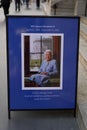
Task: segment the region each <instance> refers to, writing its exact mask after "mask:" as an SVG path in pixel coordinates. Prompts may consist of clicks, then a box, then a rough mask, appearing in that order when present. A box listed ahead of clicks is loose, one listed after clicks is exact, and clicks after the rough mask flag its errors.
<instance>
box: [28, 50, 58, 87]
mask: <svg viewBox="0 0 87 130" xmlns="http://www.w3.org/2000/svg"><path fill="white" fill-rule="evenodd" d="M44 57H45V60H44V61H43V62H42V64H41V67H40V69H39V73H38V74H34V75H32V76H31V77H29V79H30V80H31V81H34V82H36V83H37V84H38V85H39V86H41V87H45V86H47V84H48V83H49V79H50V77H51V76H55V75H56V74H58V69H57V68H58V67H57V63H56V60H55V59H53V58H52V51H51V50H46V51H45V53H44Z"/></svg>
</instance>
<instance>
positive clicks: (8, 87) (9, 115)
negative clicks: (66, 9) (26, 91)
mask: <svg viewBox="0 0 87 130" xmlns="http://www.w3.org/2000/svg"><path fill="white" fill-rule="evenodd" d="M8 17H18V18H19V17H30V18H32V17H36V18H37V17H38V18H39V17H40V18H41V17H43V18H46V17H48V18H70V19H71V18H73V19H74V18H77V19H78V37H77V38H78V46H77V57H76V61H77V63H76V70H77V71H76V90H75V93H76V94H75V109H72V108H71V109H70V108H65V109H64V108H60V109H51V108H50V109H10V86H9V80H10V79H9V53H8V52H9V46H8V26H7V25H8ZM79 35H80V17H78V16H22V15H20V16H17V15H9V16H7V17H6V40H7V47H6V48H7V100H8V119H11V111H36V110H37V111H42V110H45V111H46V110H51V111H52V110H53V111H54V110H73V111H74V117H76V108H77V85H78V62H79Z"/></svg>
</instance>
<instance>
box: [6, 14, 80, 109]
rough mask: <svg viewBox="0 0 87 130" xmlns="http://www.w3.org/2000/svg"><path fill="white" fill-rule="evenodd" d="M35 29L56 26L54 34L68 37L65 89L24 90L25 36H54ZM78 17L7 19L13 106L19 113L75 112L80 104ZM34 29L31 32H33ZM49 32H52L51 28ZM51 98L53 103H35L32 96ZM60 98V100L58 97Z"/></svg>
mask: <svg viewBox="0 0 87 130" xmlns="http://www.w3.org/2000/svg"><path fill="white" fill-rule="evenodd" d="M31 25H35V26H36V25H40V26H55V27H56V31H53V32H51V33H54V34H59V33H63V34H64V53H63V81H62V82H63V89H62V90H22V81H21V80H22V74H21V73H22V72H21V33H50V32H49V31H48V32H47V31H46V32H45V31H43V32H41V30H40V31H39V30H37V31H32V28H31ZM78 25H79V18H78V17H71V18H68V17H34V16H33V17H20V16H19V17H17V16H14V17H11V16H8V19H7V34H8V35H7V38H8V59H9V66H8V68H9V86H8V87H9V105H10V110H16V109H74V108H75V105H76V104H75V103H76V102H75V100H76V90H77V89H76V88H77V86H76V81H77V63H78V61H77V59H78V33H79V32H78V30H79V26H78ZM30 29H31V31H30ZM48 29H49V28H48ZM41 93H42V94H43V95H44V96H45V95H51V96H52V98H51V99H50V100H41V99H40V100H34V97H33V96H31V97H30V96H29V95H35V94H36V95H40V94H41ZM55 95H56V96H55Z"/></svg>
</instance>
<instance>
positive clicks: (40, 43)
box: [23, 34, 61, 88]
mask: <svg viewBox="0 0 87 130" xmlns="http://www.w3.org/2000/svg"><path fill="white" fill-rule="evenodd" d="M23 43H24V87H27V88H30V87H60V67H61V66H60V64H61V35H59V36H55V35H49V34H48V35H35V34H34V35H24V37H23Z"/></svg>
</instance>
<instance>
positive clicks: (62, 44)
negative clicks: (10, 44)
mask: <svg viewBox="0 0 87 130" xmlns="http://www.w3.org/2000/svg"><path fill="white" fill-rule="evenodd" d="M31 35H32V36H33V35H41V36H42V35H43V36H44V35H51V36H61V54H60V55H61V57H60V86H58V87H31V86H30V87H24V36H31ZM63 50H64V34H63V33H59V34H53V33H22V34H21V61H22V62H21V64H22V67H21V72H22V90H62V89H63V53H64V51H63Z"/></svg>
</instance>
